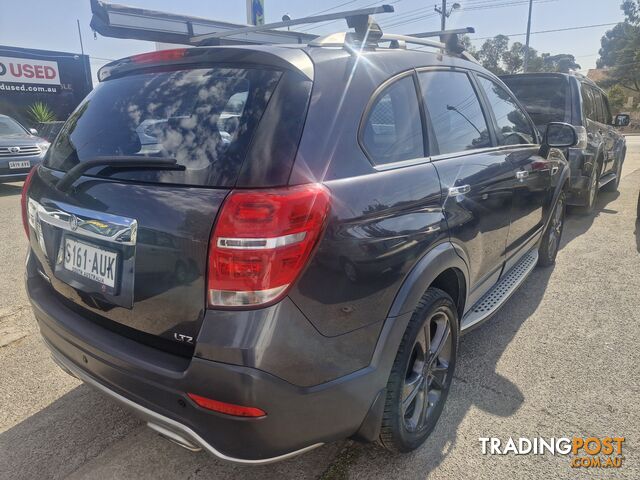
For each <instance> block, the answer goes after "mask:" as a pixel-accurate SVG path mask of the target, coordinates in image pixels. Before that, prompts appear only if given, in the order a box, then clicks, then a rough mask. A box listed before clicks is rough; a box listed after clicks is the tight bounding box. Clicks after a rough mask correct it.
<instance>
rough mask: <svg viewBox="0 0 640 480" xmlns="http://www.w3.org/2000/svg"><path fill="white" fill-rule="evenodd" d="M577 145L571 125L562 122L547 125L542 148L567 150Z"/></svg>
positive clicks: (576, 137)
mask: <svg viewBox="0 0 640 480" xmlns="http://www.w3.org/2000/svg"><path fill="white" fill-rule="evenodd" d="M577 143H578V133H577V132H576V129H575V128H573V125H569V124H568V123H563V122H551V123H549V124H547V130H546V132H545V134H544V139H543V141H542V144H543V146H545V147H553V148H569V147H573V146H574V145H575V144H577Z"/></svg>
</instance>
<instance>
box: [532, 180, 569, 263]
mask: <svg viewBox="0 0 640 480" xmlns="http://www.w3.org/2000/svg"><path fill="white" fill-rule="evenodd" d="M566 209H567V199H566V195H565V193H564V191H562V192H560V195H559V196H558V200H556V204H555V206H554V207H553V211H552V212H551V219H550V220H549V225H547V229H546V230H545V232H544V235H542V239H541V240H540V247H538V266H540V267H549V266H551V265H553V264H554V263H556V256H557V255H558V249H559V247H560V240H562V232H563V230H564V219H565V215H566Z"/></svg>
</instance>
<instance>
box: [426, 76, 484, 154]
mask: <svg viewBox="0 0 640 480" xmlns="http://www.w3.org/2000/svg"><path fill="white" fill-rule="evenodd" d="M418 78H419V79H420V89H421V91H422V96H423V100H424V104H425V107H426V110H427V111H428V116H429V121H430V124H431V127H432V128H433V131H434V132H435V136H436V138H435V140H436V141H437V143H438V151H439V153H440V154H446V153H453V152H462V151H464V150H472V149H476V148H486V147H490V146H491V138H490V137H489V129H488V127H487V122H486V120H485V117H484V115H483V113H482V108H481V107H480V101H479V100H478V96H477V94H476V91H475V90H474V88H473V86H472V85H471V81H470V79H469V77H468V76H467V74H466V73H464V72H452V71H427V72H420V73H419V74H418Z"/></svg>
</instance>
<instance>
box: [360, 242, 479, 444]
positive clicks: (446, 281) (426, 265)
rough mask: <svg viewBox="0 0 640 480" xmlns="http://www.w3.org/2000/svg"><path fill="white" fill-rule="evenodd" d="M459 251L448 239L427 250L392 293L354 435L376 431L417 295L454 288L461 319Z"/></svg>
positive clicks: (463, 280) (463, 295) (463, 283)
mask: <svg viewBox="0 0 640 480" xmlns="http://www.w3.org/2000/svg"><path fill="white" fill-rule="evenodd" d="M461 253H462V252H460V253H459V247H456V246H454V245H453V244H452V243H451V242H449V241H446V242H443V243H440V244H439V245H437V246H436V247H434V248H432V249H431V250H430V251H429V252H427V253H426V254H425V255H424V256H423V257H422V258H421V259H420V260H419V261H418V262H417V263H416V265H415V266H414V267H413V268H412V269H411V271H410V272H409V274H408V275H407V277H406V279H405V281H404V282H403V284H402V286H401V287H400V290H399V291H398V293H397V294H396V297H395V299H394V301H393V304H392V306H391V308H390V310H389V314H388V315H387V319H386V320H385V322H384V326H383V327H382V331H381V332H380V336H379V337H378V342H377V344H376V348H375V350H374V353H373V357H372V360H371V364H370V366H369V368H371V369H375V371H376V374H375V379H376V383H377V385H376V388H377V390H378V394H377V396H376V397H375V398H374V399H372V404H371V407H370V409H369V412H368V413H367V415H366V417H365V419H364V421H363V422H362V424H361V426H360V429H359V430H358V432H357V433H356V434H355V435H354V437H355V438H359V439H364V440H367V441H374V440H376V439H377V438H378V434H379V432H380V422H381V419H382V414H383V407H384V398H385V395H384V391H385V387H386V384H387V380H388V378H389V373H390V372H391V368H392V367H393V362H394V360H395V358H396V354H397V352H398V348H399V346H400V342H401V341H402V337H403V335H404V332H405V330H406V329H407V325H408V324H409V321H410V320H411V316H412V315H413V312H414V310H415V309H416V307H417V305H418V302H419V301H420V298H422V295H423V294H424V292H425V291H426V290H427V289H428V288H430V287H433V286H436V287H437V288H440V289H442V290H444V291H446V292H447V293H449V294H451V293H455V291H456V289H457V297H458V298H457V299H456V298H454V301H455V302H456V303H457V305H456V306H457V310H458V312H459V315H460V319H461V318H462V313H461V312H463V311H464V305H465V302H466V300H467V293H468V291H469V285H468V278H469V274H468V268H467V264H466V263H465V261H464V260H463V259H462V256H461Z"/></svg>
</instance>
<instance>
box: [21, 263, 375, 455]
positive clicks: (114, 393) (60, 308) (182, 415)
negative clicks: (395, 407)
mask: <svg viewBox="0 0 640 480" xmlns="http://www.w3.org/2000/svg"><path fill="white" fill-rule="evenodd" d="M27 291H28V294H29V297H30V300H31V303H32V307H33V310H34V314H35V317H36V320H37V322H38V326H39V328H40V332H41V334H42V336H43V338H44V340H45V343H46V344H47V346H48V347H49V348H50V350H51V352H52V354H53V356H54V359H55V360H56V362H57V363H58V364H59V365H61V366H62V368H63V369H64V370H66V371H67V372H69V373H71V374H72V375H74V376H76V377H78V378H79V379H81V380H82V381H84V382H86V383H88V384H90V385H92V386H94V387H96V388H98V389H99V390H100V391H102V392H103V393H105V394H107V395H108V396H110V397H111V398H113V399H115V400H116V401H118V402H120V403H121V404H123V405H125V406H126V407H127V408H129V409H131V410H132V411H133V413H135V414H136V415H138V416H140V417H141V418H143V419H144V420H145V421H146V422H147V423H148V425H149V426H150V427H151V428H153V429H154V430H156V431H158V432H159V433H161V434H162V435H163V436H165V437H167V438H169V439H171V440H173V441H175V442H176V443H179V444H181V445H182V446H184V447H185V448H189V449H192V450H197V449H204V450H207V451H209V452H210V453H211V454H213V455H215V456H216V457H218V458H220V459H222V460H226V461H230V462H236V463H244V464H262V463H270V462H274V461H278V460H282V459H285V458H289V457H291V456H294V455H297V454H300V453H303V452H305V451H308V450H310V449H312V448H315V447H317V446H319V445H321V444H322V443H325V442H329V441H334V440H338V439H342V438H346V437H349V436H351V435H353V434H355V433H356V432H357V431H358V430H359V428H360V426H361V424H362V423H363V420H364V419H365V417H366V416H367V412H368V411H369V409H370V407H371V405H372V404H373V402H374V399H375V398H376V395H377V394H378V392H379V390H380V387H379V384H380V379H381V377H380V375H379V372H378V371H377V370H376V369H374V368H371V367H367V368H364V369H361V370H359V371H357V372H354V373H352V374H349V375H346V376H343V377H340V378H338V379H336V380H332V381H330V382H326V383H323V384H321V385H317V386H314V387H300V386H296V385H293V384H291V383H288V382H286V381H284V380H282V379H280V378H278V377H275V376H274V375H271V374H269V373H266V372H264V371H261V370H258V369H255V368H250V367H245V366H239V365H230V364H226V363H221V362H216V361H211V360H207V359H203V358H198V357H193V358H184V357H179V356H176V355H172V354H169V353H166V352H163V351H160V350H157V349H154V348H152V347H149V346H146V345H143V344H140V343H138V342H135V341H134V340H131V339H128V338H126V337H123V336H121V335H118V334H116V333H115V332H112V331H110V330H107V329H105V328H103V327H101V326H98V325H96V324H95V323H93V322H90V321H88V320H86V319H84V318H83V317H81V316H80V315H78V314H76V313H75V312H73V311H71V310H69V309H68V308H67V307H66V306H65V305H64V304H63V303H61V301H60V300H59V299H58V297H57V296H56V295H55V294H54V293H53V292H52V290H51V288H50V286H49V285H48V283H47V282H46V281H45V280H43V279H42V278H40V277H39V276H31V277H30V278H27ZM186 392H193V393H196V394H198V395H202V396H205V397H208V398H212V399H215V400H220V401H223V402H229V403H234V404H238V405H246V406H255V407H259V408H261V409H263V410H264V411H265V412H267V416H266V417H262V418H258V419H248V418H239V417H231V416H228V415H224V414H220V413H216V412H211V411H208V410H205V409H202V408H200V407H199V406H197V405H196V404H195V403H193V402H192V401H191V399H190V398H189V397H188V396H187V394H186Z"/></svg>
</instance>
